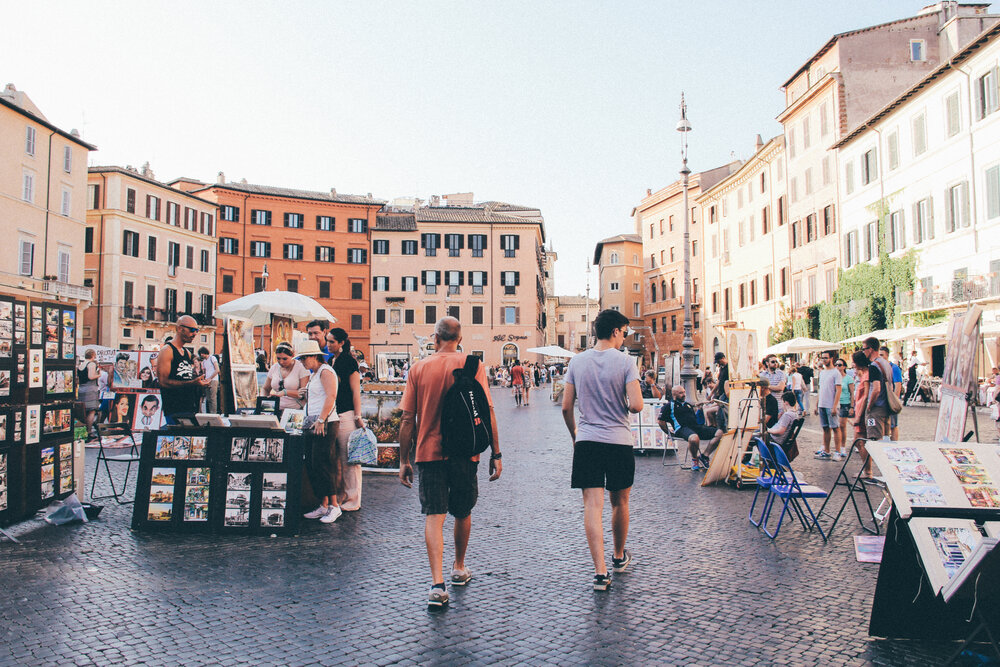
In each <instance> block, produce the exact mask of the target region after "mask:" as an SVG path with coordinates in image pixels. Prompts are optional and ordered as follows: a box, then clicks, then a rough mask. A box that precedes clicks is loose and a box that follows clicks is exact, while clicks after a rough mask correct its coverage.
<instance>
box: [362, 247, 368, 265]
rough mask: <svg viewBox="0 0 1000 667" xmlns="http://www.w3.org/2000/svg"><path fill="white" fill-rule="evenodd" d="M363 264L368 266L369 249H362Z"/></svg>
mask: <svg viewBox="0 0 1000 667" xmlns="http://www.w3.org/2000/svg"><path fill="white" fill-rule="evenodd" d="M361 263H362V264H367V263H368V249H367V248H362V249H361Z"/></svg>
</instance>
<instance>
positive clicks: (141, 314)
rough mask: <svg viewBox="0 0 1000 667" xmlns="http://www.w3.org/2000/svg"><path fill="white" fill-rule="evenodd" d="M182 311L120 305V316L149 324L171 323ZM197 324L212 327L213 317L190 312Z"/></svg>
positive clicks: (213, 324)
mask: <svg viewBox="0 0 1000 667" xmlns="http://www.w3.org/2000/svg"><path fill="white" fill-rule="evenodd" d="M183 314H184V313H178V312H177V311H173V310H165V309H163V308H145V307H144V306H122V312H121V318H122V319H123V320H128V321H131V322H147V323H150V324H155V323H160V324H173V323H174V322H176V321H177V318H178V317H180V316H181V315H183ZM191 317H193V318H194V321H195V322H197V323H198V326H204V327H214V326H215V318H214V317H212V316H211V315H206V314H204V313H191Z"/></svg>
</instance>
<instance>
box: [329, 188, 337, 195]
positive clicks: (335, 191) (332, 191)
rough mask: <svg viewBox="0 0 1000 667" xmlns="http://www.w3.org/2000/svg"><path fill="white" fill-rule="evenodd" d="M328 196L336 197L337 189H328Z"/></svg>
mask: <svg viewBox="0 0 1000 667" xmlns="http://www.w3.org/2000/svg"><path fill="white" fill-rule="evenodd" d="M330 196H331V197H336V196H337V188H330Z"/></svg>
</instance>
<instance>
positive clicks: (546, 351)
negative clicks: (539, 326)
mask: <svg viewBox="0 0 1000 667" xmlns="http://www.w3.org/2000/svg"><path fill="white" fill-rule="evenodd" d="M525 352H534V353H536V354H543V355H545V356H546V357H562V358H563V359H569V358H570V357H575V356H576V353H575V352H570V351H569V350H567V349H564V348H562V347H559V346H558V345H546V346H544V347H529V348H528V349H527V350H525Z"/></svg>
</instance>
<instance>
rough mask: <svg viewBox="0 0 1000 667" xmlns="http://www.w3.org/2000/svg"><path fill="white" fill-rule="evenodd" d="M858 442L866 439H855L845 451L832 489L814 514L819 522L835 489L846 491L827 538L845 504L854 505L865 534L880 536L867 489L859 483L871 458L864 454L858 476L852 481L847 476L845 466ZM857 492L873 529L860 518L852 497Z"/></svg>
mask: <svg viewBox="0 0 1000 667" xmlns="http://www.w3.org/2000/svg"><path fill="white" fill-rule="evenodd" d="M859 442H866V439H865V438H857V439H856V440H855V441H854V442H853V443H852V444H851V447H850V449H848V451H847V457H846V458H845V459H844V465H842V466H841V467H840V472H839V473H838V474H837V479H836V481H835V482H834V483H833V487H832V488H831V489H830V494H829V495H828V496H827V497H826V500H824V501H823V505H822V506H821V507H820V508H819V511H818V512H816V519H817V520H819V518H820V517H821V516H823V511H824V510H825V509H826V506H827V504H828V503H829V502H830V501H831V500H833V494H834V492H836V490H837V487H843V488H846V489H847V497H846V498H844V502H843V503H842V504H841V505H840V511H838V512H837V516H835V517H834V518H833V523H831V524H830V527H829V528H827V529H826V534H827V536H828V537H829V536H830V535H832V534H833V529H834V528H836V527H837V522H838V521H840V517H841V515H843V513H844V510H845V509H847V503H851V504H853V505H854V513H855V514H856V515H857V517H858V523H859V524H860V525H861V529H862V530H864V531H865V532H867V533H871V534H872V535H880V534H881V532H880V528H879V517H878V514H877V510H875V509H873V508H872V500H871V497H870V496H869V495H868V487H867V485H866V484H865V483H864V482H862V481H861V477H862V475H864V472H865V468H866V467H867V466H868V464H869V461H870V460H871V456H870V455H868V454H867V452H866V454H865V459H864V461H862V462H861V469H860V470H858V474H857V475H855V476H854V480H853V481H852V480H851V478H850V477H849V476H848V475H847V464H848V462H850V460H851V457H852V456H854V452H855V450H856V449H857V446H858V443H859ZM858 491H860V492H861V495H863V496H864V497H865V504H866V505H867V506H868V511H869V512H870V513H871V515H872V519H873V523H874V528H869V527H868V526H866V525H865V520H864V518H863V517H862V516H861V508H860V507H858V501H857V498H855V497H854V494H855V493H857V492H858Z"/></svg>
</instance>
